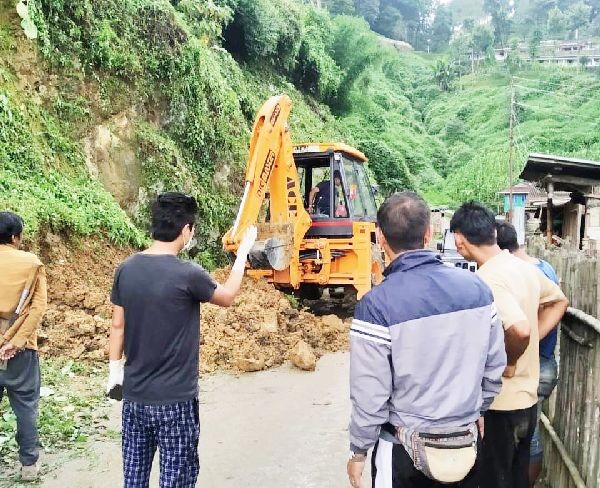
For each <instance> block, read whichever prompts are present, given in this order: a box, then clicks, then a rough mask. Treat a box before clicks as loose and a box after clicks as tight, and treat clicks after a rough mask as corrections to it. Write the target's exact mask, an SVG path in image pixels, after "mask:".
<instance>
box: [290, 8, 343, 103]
mask: <svg viewBox="0 0 600 488" xmlns="http://www.w3.org/2000/svg"><path fill="white" fill-rule="evenodd" d="M303 24H304V29H303V32H302V41H301V42H300V49H299V51H298V59H297V65H296V69H295V73H294V79H295V81H296V84H297V85H298V86H299V87H300V88H302V89H303V90H305V91H306V92H308V93H309V94H311V95H313V96H315V97H317V98H319V99H321V100H331V99H333V98H335V96H336V93H337V90H338V88H339V85H340V82H341V76H342V72H341V69H340V67H339V66H338V65H337V64H336V63H335V61H334V60H333V58H332V57H331V55H330V54H329V51H330V49H331V44H332V42H333V35H332V30H333V23H332V22H331V20H330V18H329V16H328V15H326V14H325V13H324V12H318V11H316V10H312V9H310V10H308V12H307V13H306V15H305V17H304V22H303Z"/></svg>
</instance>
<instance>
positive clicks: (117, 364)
mask: <svg viewBox="0 0 600 488" xmlns="http://www.w3.org/2000/svg"><path fill="white" fill-rule="evenodd" d="M124 374H125V362H124V361H123V360H122V359H119V360H118V361H109V363H108V382H107V383H106V393H107V394H108V393H109V392H110V390H112V389H113V388H114V387H115V386H117V385H120V386H123V376H124Z"/></svg>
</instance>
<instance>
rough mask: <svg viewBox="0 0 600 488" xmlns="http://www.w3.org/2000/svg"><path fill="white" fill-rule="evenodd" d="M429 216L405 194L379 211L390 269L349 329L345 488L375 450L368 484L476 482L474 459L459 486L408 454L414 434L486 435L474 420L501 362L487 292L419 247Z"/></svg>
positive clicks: (427, 233)
mask: <svg viewBox="0 0 600 488" xmlns="http://www.w3.org/2000/svg"><path fill="white" fill-rule="evenodd" d="M429 216H430V213H429V208H428V206H427V204H426V203H425V201H424V200H423V199H422V198H421V197H420V196H418V195H417V194H416V193H412V192H403V193H396V194H394V195H392V196H390V197H389V198H388V199H387V200H386V201H385V202H384V203H383V205H382V206H381V207H380V209H379V211H378V213H377V224H378V229H377V232H378V239H379V242H380V243H381V245H382V246H383V249H384V251H385V252H386V254H387V256H388V258H389V259H390V261H391V263H390V265H389V266H388V267H387V268H386V270H385V273H384V274H385V279H384V281H383V283H381V284H380V285H379V286H377V287H375V288H373V289H372V290H371V291H370V292H369V293H367V294H366V295H365V296H364V297H363V298H362V299H361V300H360V302H359V303H358V305H357V307H356V311H355V316H354V320H353V322H352V327H351V331H350V336H351V338H350V339H351V343H350V344H351V346H350V393H351V400H352V416H351V420H350V427H349V430H350V451H351V452H350V460H349V462H348V467H347V469H348V476H349V479H350V484H351V486H353V487H359V486H360V479H361V476H362V472H363V469H364V464H365V460H366V454H367V452H368V450H369V449H370V448H371V447H373V446H375V449H374V450H373V454H372V456H371V463H372V476H373V487H374V488H405V487H406V488H408V487H438V486H439V487H442V486H445V487H448V486H456V487H469V488H470V487H477V486H478V462H477V459H478V457H479V455H478V453H477V455H475V454H474V455H473V459H474V461H473V462H472V464H471V465H472V468H470V467H467V468H466V470H467V471H466V472H465V477H464V478H463V479H462V480H461V481H457V482H455V483H450V484H448V483H445V484H442V482H441V481H438V479H439V478H437V477H435V476H432V473H431V472H434V474H435V470H434V469H432V470H428V469H424V468H423V467H422V466H421V465H422V464H423V463H422V459H420V455H419V453H416V452H412V449H411V445H412V444H411V443H412V442H413V441H414V440H415V437H414V436H417V438H416V439H417V440H423V439H420V437H419V436H423V437H425V434H424V433H428V435H429V436H430V437H427V438H428V439H431V436H432V433H433V438H434V439H438V438H440V437H443V435H442V434H440V433H444V432H446V431H447V432H453V431H452V429H454V431H456V429H457V428H459V429H461V428H462V430H463V431H465V429H467V430H466V431H465V432H468V427H469V426H472V431H473V436H472V437H473V439H474V443H473V444H472V445H473V446H474V447H476V445H477V437H479V436H482V435H484V426H483V420H482V419H481V416H482V415H483V413H484V412H485V411H486V410H487V409H488V408H489V406H490V404H491V403H492V401H493V399H494V397H495V396H496V395H497V394H498V392H499V391H500V389H501V386H502V382H501V377H502V373H503V371H504V368H505V366H506V353H505V348H504V333H503V329H502V325H501V323H500V321H499V319H498V317H497V314H496V311H495V307H494V303H493V297H492V293H491V291H490V289H489V288H488V287H487V285H486V284H485V283H484V282H483V281H482V280H481V279H480V278H479V277H477V276H476V275H475V274H474V273H471V272H468V271H466V270H462V269H457V268H451V267H448V266H445V265H444V264H443V263H442V262H441V260H440V259H439V257H438V256H436V255H435V254H434V253H433V252H431V251H429V250H425V248H426V247H427V244H428V243H429V241H430V239H431V226H430V217H429ZM475 425H477V427H478V428H477V427H475ZM477 430H478V431H479V432H478V433H477ZM465 432H462V433H465ZM478 434H479V436H478ZM452 435H454V434H452ZM402 439H404V442H403V441H402ZM406 439H408V441H407V440H406ZM410 439H412V441H411V440H410ZM447 440H448V439H446V438H444V439H443V442H446V441H447ZM449 440H450V441H451V440H452V439H449ZM443 442H442V444H443ZM424 445H425V446H431V445H432V444H431V443H428V442H425V443H424ZM412 447H414V446H412ZM425 450H426V449H425V448H424V451H425ZM424 451H423V452H424ZM475 451H476V452H477V450H476V449H475ZM428 452H429V453H431V452H433V451H431V450H430V449H429V451H428ZM454 452H455V451H450V450H449V449H447V448H446V447H445V446H443V445H442V450H441V451H440V450H438V451H435V453H434V454H435V457H436V461H438V462H441V465H442V467H444V466H445V467H448V466H449V465H450V468H452V466H451V464H452V462H455V459H454V458H453V457H452V456H453V453H454ZM445 453H448V454H447V456H446V454H445ZM440 455H441V461H440ZM444 456H446V458H444ZM431 457H432V459H431V460H430V461H431V462H432V464H433V457H434V455H433V454H432V455H431ZM448 463H449V464H448ZM471 465H469V466H471ZM438 466H439V464H438ZM434 468H436V467H435V466H434ZM436 469H437V468H436Z"/></svg>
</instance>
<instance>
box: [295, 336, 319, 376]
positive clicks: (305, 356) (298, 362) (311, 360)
mask: <svg viewBox="0 0 600 488" xmlns="http://www.w3.org/2000/svg"><path fill="white" fill-rule="evenodd" d="M290 361H292V364H293V365H294V366H296V367H297V368H300V369H303V370H305V371H314V369H315V368H316V366H317V356H316V355H315V352H314V351H313V349H312V347H310V346H309V345H308V344H307V343H306V342H304V341H302V340H300V341H298V342H297V344H296V345H295V346H294V348H293V349H292V350H291V351H290Z"/></svg>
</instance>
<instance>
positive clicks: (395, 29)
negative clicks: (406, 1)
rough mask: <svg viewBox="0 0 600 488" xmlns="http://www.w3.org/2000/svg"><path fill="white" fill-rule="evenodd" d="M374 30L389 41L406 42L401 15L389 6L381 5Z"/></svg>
mask: <svg viewBox="0 0 600 488" xmlns="http://www.w3.org/2000/svg"><path fill="white" fill-rule="evenodd" d="M373 28H374V30H375V31H377V32H379V33H380V34H381V35H384V36H385V37H389V38H390V39H397V40H400V41H404V40H406V25H405V24H404V19H403V18H402V14H401V13H400V12H399V10H398V9H396V8H394V7H392V6H391V5H383V6H382V7H381V11H380V13H379V17H378V18H377V21H376V22H375V24H374V26H373Z"/></svg>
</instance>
